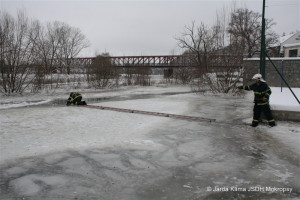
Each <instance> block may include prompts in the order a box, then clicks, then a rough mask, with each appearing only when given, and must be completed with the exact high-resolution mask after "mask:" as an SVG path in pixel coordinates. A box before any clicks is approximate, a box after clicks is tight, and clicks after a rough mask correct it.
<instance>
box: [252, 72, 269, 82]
mask: <svg viewBox="0 0 300 200" xmlns="http://www.w3.org/2000/svg"><path fill="white" fill-rule="evenodd" d="M252 79H253V80H258V81H261V82H266V81H265V80H264V79H263V78H262V75H261V74H255V75H254V76H253V78H252Z"/></svg>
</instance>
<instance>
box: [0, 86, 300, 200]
mask: <svg viewBox="0 0 300 200" xmlns="http://www.w3.org/2000/svg"><path fill="white" fill-rule="evenodd" d="M272 90H273V91H274V92H273V93H272V95H274V97H276V89H273V88H272ZM189 91H190V89H189V88H188V87H178V88H175V87H171V88H162V87H150V88H148V87H146V88H133V89H128V90H123V89H122V90H120V91H106V92H101V93H93V92H90V93H87V94H84V97H87V98H98V97H114V96H118V95H122V96H127V97H128V98H127V97H126V100H122V101H119V100H111V101H109V100H108V101H103V102H98V103H94V104H95V105H103V106H111V107H119V108H128V109H138V110H145V111H157V112H166V113H174V114H184V115H191V116H199V117H208V118H213V119H216V120H217V121H216V122H214V123H204V122H195V121H188V120H178V119H171V118H165V117H157V116H149V115H141V114H134V113H122V112H115V111H109V110H99V109H91V108H85V107H76V106H70V107H66V106H62V105H58V106H52V105H48V106H37V105H35V106H33V107H30V106H29V107H24V106H23V105H22V100H21V99H19V100H17V101H16V102H14V100H13V98H9V97H6V98H4V100H3V99H2V98H1V100H0V104H1V103H3V104H4V103H5V105H6V106H4V107H2V109H0V123H1V130H0V158H1V160H0V170H1V171H0V172H1V185H0V186H1V196H3V198H4V199H7V200H10V199H15V198H20V199H22V198H25V199H26V198H32V199H46V200H47V199H49V200H50V199H123V200H129V199H130V200H141V199H145V200H146V199H175V200H177V199H178V200H179V199H205V198H207V199H221V198H223V199H234V198H238V197H241V195H242V196H243V197H244V198H245V199H247V198H246V197H249V198H252V199H268V198H270V197H272V198H275V199H276V198H277V199H288V198H291V199H292V198H296V197H297V195H298V196H299V194H300V193H299V181H298V174H299V172H300V171H299V152H300V148H299V146H300V140H299V139H300V138H299V136H300V125H299V123H297V122H283V121H279V122H278V126H276V127H274V128H268V127H266V126H259V127H257V128H252V127H249V126H246V125H245V124H244V122H251V119H252V107H253V104H252V98H253V93H252V92H248V93H246V95H245V96H231V95H208V94H205V95H197V94H192V93H187V92H189ZM176 92H178V93H179V94H177V95H167V94H170V93H176ZM166 93H167V94H166ZM139 94H145V95H146V94H147V95H149V94H150V95H149V96H148V97H147V98H138V99H135V98H132V99H131V97H132V96H134V97H136V96H135V95H139ZM151 95H152V96H151ZM272 95H271V97H272ZM67 97H68V94H65V96H64V94H56V95H55V96H54V97H52V98H51V97H49V95H45V96H42V97H37V96H34V97H28V96H27V97H26V102H30V99H31V98H32V102H33V103H34V102H35V103H36V102H41V100H43V101H44V100H45V101H46V100H47V99H48V98H50V99H56V98H61V99H63V98H67ZM281 97H284V98H283V99H284V100H285V97H286V96H285V95H284V96H283V95H281V94H280V95H279V97H276V98H281ZM39 98H40V99H39ZM17 99H18V98H17ZM285 101H286V102H287V103H288V102H289V101H288V100H285ZM9 102H14V103H11V104H15V105H16V104H17V103H18V104H19V105H20V107H19V108H16V107H15V106H11V109H9V108H10V107H9V104H10V103H9ZM271 103H274V104H273V105H277V104H275V102H274V101H273V100H272V99H271ZM277 103H278V102H277ZM278 104H279V103H278ZM27 105H28V104H27ZM289 105H290V106H293V107H294V108H295V107H297V106H298V105H294V104H293V105H292V102H291V104H289ZM3 108H5V109H3ZM257 185H259V186H276V187H292V188H293V189H294V192H293V193H292V194H282V193H273V194H268V193H247V194H245V193H225V192H223V193H222V192H221V193H209V192H207V187H208V186H212V187H214V186H224V187H225V186H241V187H242V186H246V187H250V186H257ZM237 195H238V196H237ZM249 195H250V196H249Z"/></svg>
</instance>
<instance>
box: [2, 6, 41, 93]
mask: <svg viewBox="0 0 300 200" xmlns="http://www.w3.org/2000/svg"><path fill="white" fill-rule="evenodd" d="M29 30H30V28H29V23H28V18H27V17H26V15H25V13H24V12H21V11H18V15H17V18H16V19H14V18H13V17H12V16H11V15H9V14H8V13H6V12H0V37H1V38H0V52H1V55H0V59H1V81H0V84H1V89H3V92H5V93H8V94H11V93H17V92H19V93H22V92H23V91H24V89H25V88H26V87H27V86H28V85H29V84H30V83H32V81H33V80H34V78H35V76H30V74H32V73H31V72H32V64H33V63H32V55H33V54H32V52H33V51H34V44H33V43H32V42H31V40H30V38H29Z"/></svg>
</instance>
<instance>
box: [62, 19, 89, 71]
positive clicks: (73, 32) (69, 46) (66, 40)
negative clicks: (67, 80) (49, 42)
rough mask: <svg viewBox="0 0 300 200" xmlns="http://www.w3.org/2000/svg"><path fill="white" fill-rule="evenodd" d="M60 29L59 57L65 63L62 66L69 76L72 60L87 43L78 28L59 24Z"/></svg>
mask: <svg viewBox="0 0 300 200" xmlns="http://www.w3.org/2000/svg"><path fill="white" fill-rule="evenodd" d="M60 29H61V30H60V38H61V44H60V51H59V53H60V55H59V57H60V58H61V59H62V61H64V62H65V63H64V66H66V68H67V69H66V70H67V74H70V72H71V66H70V65H71V60H72V58H75V57H76V56H78V54H79V53H80V52H81V51H82V50H83V49H84V48H87V47H88V46H89V42H88V41H87V39H86V38H85V36H84V35H83V34H82V33H81V30H80V29H78V28H74V27H70V26H68V25H67V24H61V27H60Z"/></svg>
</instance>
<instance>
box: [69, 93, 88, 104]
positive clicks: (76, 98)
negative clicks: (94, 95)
mask: <svg viewBox="0 0 300 200" xmlns="http://www.w3.org/2000/svg"><path fill="white" fill-rule="evenodd" d="M81 99H82V95H81V94H79V93H77V92H71V93H70V96H69V98H68V100H67V106H69V105H70V104H72V103H73V104H74V105H86V102H85V101H81Z"/></svg>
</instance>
